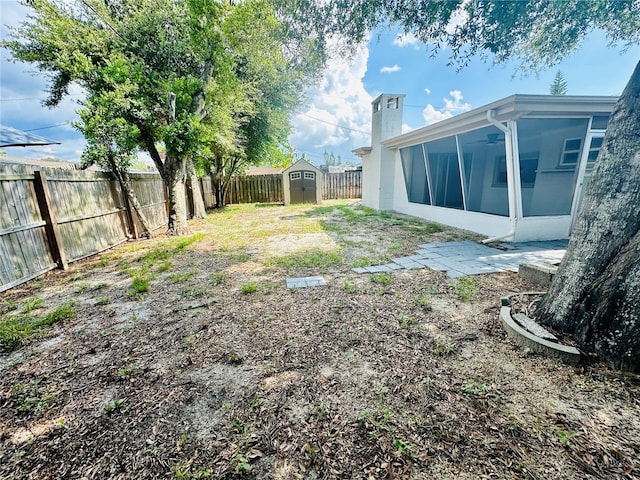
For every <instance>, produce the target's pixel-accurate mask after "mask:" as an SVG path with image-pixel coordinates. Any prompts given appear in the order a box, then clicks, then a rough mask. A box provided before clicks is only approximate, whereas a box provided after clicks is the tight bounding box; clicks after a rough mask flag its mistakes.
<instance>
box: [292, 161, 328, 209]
mask: <svg viewBox="0 0 640 480" xmlns="http://www.w3.org/2000/svg"><path fill="white" fill-rule="evenodd" d="M323 180H324V178H323V174H322V171H321V170H320V169H319V168H317V167H314V166H313V165H311V164H310V163H309V162H307V161H306V160H298V161H297V162H296V163H294V164H293V165H291V166H290V167H289V168H287V169H286V170H285V171H284V172H282V183H283V187H284V204H285V205H289V204H292V203H321V202H322V186H323Z"/></svg>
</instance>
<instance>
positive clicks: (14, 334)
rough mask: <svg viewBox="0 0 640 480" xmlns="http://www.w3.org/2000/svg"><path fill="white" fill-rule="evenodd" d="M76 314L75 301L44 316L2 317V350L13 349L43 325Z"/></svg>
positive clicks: (0, 332) (16, 315)
mask: <svg viewBox="0 0 640 480" xmlns="http://www.w3.org/2000/svg"><path fill="white" fill-rule="evenodd" d="M74 315H75V310H74V307H73V303H63V304H62V305H59V306H58V307H57V308H56V309H55V310H53V311H52V312H51V313H49V314H47V315H45V316H43V317H33V316H31V315H23V314H15V315H10V316H6V317H0V350H13V349H14V348H17V347H18V346H20V345H21V344H22V342H23V341H24V340H26V339H27V338H29V337H31V336H32V335H35V334H36V333H37V332H38V331H39V330H40V329H41V328H42V327H44V326H46V325H52V324H54V323H56V322H59V321H62V320H67V319H69V318H72V317H73V316H74Z"/></svg>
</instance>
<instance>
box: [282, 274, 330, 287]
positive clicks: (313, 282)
mask: <svg viewBox="0 0 640 480" xmlns="http://www.w3.org/2000/svg"><path fill="white" fill-rule="evenodd" d="M286 283H287V288H290V289H295V288H307V287H322V286H325V285H326V284H327V282H326V281H325V280H324V278H322V277H321V276H314V277H297V278H293V277H292V278H287V279H286Z"/></svg>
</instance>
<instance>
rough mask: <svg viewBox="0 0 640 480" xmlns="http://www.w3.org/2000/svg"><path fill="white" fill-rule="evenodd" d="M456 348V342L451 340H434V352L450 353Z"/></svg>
mask: <svg viewBox="0 0 640 480" xmlns="http://www.w3.org/2000/svg"><path fill="white" fill-rule="evenodd" d="M455 350H456V344H455V343H452V342H439V341H437V342H436V354H438V355H443V356H444V355H451V354H452V353H454V352H455Z"/></svg>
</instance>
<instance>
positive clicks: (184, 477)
mask: <svg viewBox="0 0 640 480" xmlns="http://www.w3.org/2000/svg"><path fill="white" fill-rule="evenodd" d="M192 462H193V460H181V461H180V462H178V463H177V464H176V465H174V466H173V467H171V471H172V472H173V475H174V476H175V479H176V480H200V479H202V478H211V475H212V472H211V470H209V469H203V468H193V467H192V466H191V463H192Z"/></svg>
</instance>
